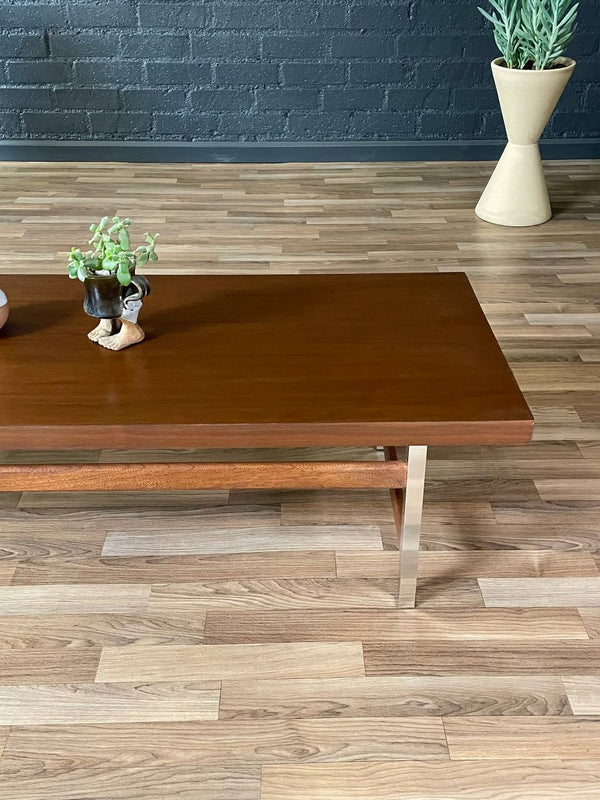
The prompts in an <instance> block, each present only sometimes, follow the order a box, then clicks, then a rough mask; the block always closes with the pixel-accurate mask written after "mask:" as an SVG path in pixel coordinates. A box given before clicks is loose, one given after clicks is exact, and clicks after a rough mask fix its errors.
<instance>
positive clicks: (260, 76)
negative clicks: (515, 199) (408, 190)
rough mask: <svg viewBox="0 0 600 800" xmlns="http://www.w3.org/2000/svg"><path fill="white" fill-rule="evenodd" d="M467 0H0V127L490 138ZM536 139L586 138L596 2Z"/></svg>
mask: <svg viewBox="0 0 600 800" xmlns="http://www.w3.org/2000/svg"><path fill="white" fill-rule="evenodd" d="M476 5H477V3H476V0H331V1H330V2H327V1H326V0H205V1H202V0H177V1H176V2H171V0H155V1H154V2H147V1H146V0H74V1H73V2H69V1H68V0H36V1H35V2H22V0H1V4H0V137H2V138H35V139H40V138H41V139H43V138H48V139H52V138H59V139H71V138H72V139H86V138H87V139H181V140H192V139H208V140H212V139H220V140H263V141H264V140H365V139H461V138H466V139H475V138H483V139H490V138H492V139H493V138H497V137H499V136H502V135H503V128H502V123H501V118H500V114H499V112H498V110H497V100H496V96H495V92H494V89H493V83H492V79H491V75H490V70H489V66H488V62H489V61H490V59H491V58H493V57H495V56H496V55H497V53H496V50H495V45H494V42H493V39H492V35H491V32H490V30H489V29H488V27H487V25H486V24H485V22H484V20H483V19H482V17H481V16H480V14H479V13H478V11H477V9H476ZM581 5H582V7H581V11H580V23H579V32H578V34H577V38H576V40H575V42H574V43H573V45H572V47H571V49H570V51H569V54H570V55H571V56H573V57H575V58H577V59H578V62H579V63H578V67H577V69H576V71H575V74H574V78H573V80H572V82H571V84H570V85H569V87H568V88H567V90H566V92H565V94H564V96H563V98H562V100H561V103H560V107H559V110H558V111H557V112H556V113H555V115H554V117H553V119H552V121H551V123H550V126H549V128H548V131H547V135H549V136H553V137H563V136H569V137H594V136H599V135H600V82H599V80H600V76H599V70H598V63H597V59H598V48H599V38H600V0H582V3H581Z"/></svg>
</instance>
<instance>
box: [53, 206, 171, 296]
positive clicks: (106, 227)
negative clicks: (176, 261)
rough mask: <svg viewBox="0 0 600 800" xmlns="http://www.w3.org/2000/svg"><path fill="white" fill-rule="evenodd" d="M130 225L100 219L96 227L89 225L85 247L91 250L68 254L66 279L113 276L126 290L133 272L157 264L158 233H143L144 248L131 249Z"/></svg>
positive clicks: (118, 220) (106, 218)
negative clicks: (94, 274)
mask: <svg viewBox="0 0 600 800" xmlns="http://www.w3.org/2000/svg"><path fill="white" fill-rule="evenodd" d="M130 225H131V220H130V219H129V218H125V219H120V217H113V218H112V220H110V219H109V217H102V219H101V220H100V222H99V223H98V224H92V225H90V231H91V232H92V238H91V239H90V240H89V242H88V244H91V245H92V249H91V250H87V251H85V252H82V251H81V250H80V249H79V248H76V247H72V248H71V252H70V253H69V263H68V269H69V278H73V279H75V278H79V280H80V281H84V280H85V279H86V278H87V277H88V275H89V274H90V273H92V274H93V273H100V274H102V275H116V276H117V279H118V281H119V283H120V284H121V285H122V286H129V284H130V283H131V276H132V274H133V273H134V272H135V268H136V267H138V266H140V267H141V266H143V265H144V264H147V263H148V261H149V260H150V261H158V255H157V253H156V250H155V246H156V239H157V237H158V236H159V234H158V233H155V234H154V235H152V234H150V233H146V234H145V236H144V238H145V241H146V244H141V245H139V246H138V247H136V248H135V250H132V249H131V242H130V238H129V231H128V230H127V229H128V228H129V226H130Z"/></svg>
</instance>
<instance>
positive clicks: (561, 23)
mask: <svg viewBox="0 0 600 800" xmlns="http://www.w3.org/2000/svg"><path fill="white" fill-rule="evenodd" d="M489 3H490V5H491V6H492V9H493V11H492V13H489V12H488V11H485V10H484V9H483V8H479V11H481V13H482V14H483V16H484V17H485V18H486V19H487V20H489V22H491V23H492V26H493V29H494V38H495V40H496V44H497V45H498V49H499V50H500V52H501V53H502V55H503V56H504V61H505V63H506V66H507V67H508V68H509V69H536V70H542V69H550V68H551V67H552V66H553V64H554V62H555V61H556V59H557V58H558V57H559V56H561V55H562V54H563V53H564V52H565V49H566V47H567V45H568V44H569V42H570V41H571V39H572V38H573V33H574V31H575V20H576V18H577V10H578V8H579V3H574V4H572V0H489Z"/></svg>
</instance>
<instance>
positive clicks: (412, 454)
mask: <svg viewBox="0 0 600 800" xmlns="http://www.w3.org/2000/svg"><path fill="white" fill-rule="evenodd" d="M426 463H427V447H424V446H421V445H419V446H413V447H409V448H408V472H407V476H406V488H405V489H404V492H403V495H404V497H403V503H402V526H401V528H400V570H399V584H398V608H414V606H415V595H416V591H417V566H418V563H419V544H420V541H421V518H422V515H423V490H424V488H425V465H426Z"/></svg>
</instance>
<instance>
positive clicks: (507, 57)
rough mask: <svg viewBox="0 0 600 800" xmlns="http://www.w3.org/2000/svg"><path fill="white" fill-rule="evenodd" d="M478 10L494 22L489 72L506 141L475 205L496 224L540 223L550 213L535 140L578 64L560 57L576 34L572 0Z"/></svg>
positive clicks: (497, 2)
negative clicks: (494, 53) (496, 52)
mask: <svg viewBox="0 0 600 800" xmlns="http://www.w3.org/2000/svg"><path fill="white" fill-rule="evenodd" d="M489 2H490V4H491V6H492V8H493V11H492V13H488V12H487V11H485V10H484V9H482V8H480V9H479V11H481V13H482V14H483V16H484V17H485V18H486V19H487V20H489V21H490V22H491V24H492V25H493V29H494V38H495V40H496V44H497V45H498V49H499V50H500V52H501V53H502V56H501V57H500V58H496V59H494V61H492V73H493V76H494V82H495V84H496V90H497V92H498V97H499V99H500V107H501V110H502V116H503V119H504V125H505V127H506V133H507V136H508V145H507V146H506V149H505V150H504V153H503V154H502V157H501V159H500V161H499V162H498V165H497V167H496V169H495V171H494V173H493V175H492V177H491V178H490V181H489V183H488V185H487V187H486V189H485V191H484V193H483V195H482V196H481V199H480V201H479V203H478V205H477V208H476V213H477V215H478V216H479V217H481V219H484V220H487V221H488V222H494V223H496V224H498V225H510V226H527V225H539V224H540V223H542V222H546V221H547V220H549V219H550V217H551V216H552V210H551V207H550V200H549V199H548V190H547V188H546V181H545V179H544V172H543V167H542V161H541V158H540V151H539V146H538V141H539V138H540V136H541V135H542V131H543V130H544V128H545V127H546V123H547V122H548V120H549V119H550V115H551V114H552V112H553V111H554V109H555V107H556V104H557V103H558V100H559V99H560V96H561V94H562V92H563V90H564V88H565V86H566V85H567V82H568V81H569V78H570V77H571V75H572V73H573V70H574V69H575V62H574V61H573V60H572V59H570V58H565V57H563V53H564V51H565V49H566V47H567V45H568V44H569V42H570V41H571V39H572V38H573V32H574V29H575V21H576V17H577V9H578V7H579V4H578V3H575V4H572V0H489Z"/></svg>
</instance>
